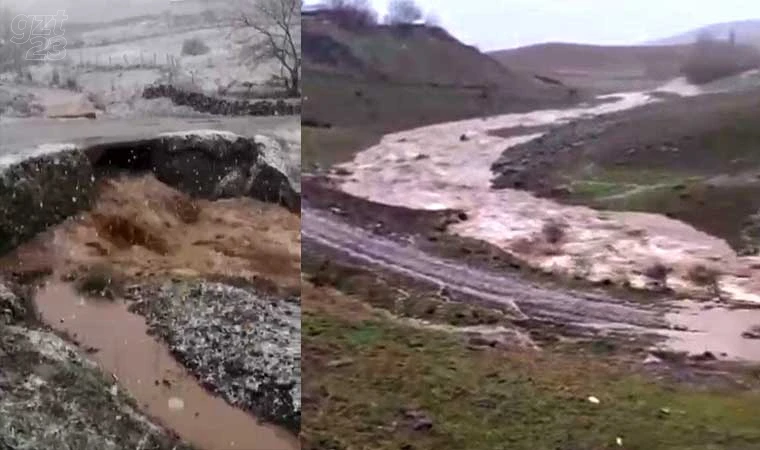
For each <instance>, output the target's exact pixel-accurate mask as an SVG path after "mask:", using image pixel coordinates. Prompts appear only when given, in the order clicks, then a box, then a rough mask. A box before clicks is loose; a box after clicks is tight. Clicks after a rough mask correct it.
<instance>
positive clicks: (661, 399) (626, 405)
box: [303, 300, 760, 450]
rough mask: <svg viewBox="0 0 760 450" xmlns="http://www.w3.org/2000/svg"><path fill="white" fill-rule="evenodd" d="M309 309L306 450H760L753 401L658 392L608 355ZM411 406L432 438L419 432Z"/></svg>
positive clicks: (669, 389) (753, 396)
mask: <svg viewBox="0 0 760 450" xmlns="http://www.w3.org/2000/svg"><path fill="white" fill-rule="evenodd" d="M312 301H314V300H312ZM309 309H310V308H308V307H307V310H308V312H307V313H306V314H305V315H304V318H303V329H304V340H303V348H304V351H303V354H304V362H303V364H304V386H305V392H304V398H305V399H306V400H305V403H304V408H305V413H304V441H305V444H306V445H305V446H304V448H305V449H325V450H326V449H370V448H371V449H377V450H384V449H388V450H390V449H394V450H396V449H400V448H408V449H415V450H427V449H430V450H433V449H435V450H439V449H468V450H480V449H482V450H493V449H512V450H520V449H525V450H544V449H546V450H555V449H568V450H569V449H574V450H592V449H593V450H596V449H612V448H620V447H618V446H617V445H616V443H615V442H616V438H617V437H621V438H622V439H623V447H622V448H625V449H642V450H705V449H715V450H717V449H731V450H742V449H747V450H749V449H757V448H760V418H758V417H757V414H756V411H757V404H758V402H759V401H760V395H758V394H757V393H750V392H746V391H742V392H718V391H710V390H706V389H689V388H687V387H679V386H674V385H666V384H662V383H657V382H654V381H652V380H648V379H645V378H643V377H641V376H637V375H631V374H628V373H625V372H624V371H622V370H620V369H618V368H616V367H614V365H608V364H605V363H604V361H603V356H600V354H599V353H600V352H594V353H595V354H589V355H584V354H574V355H571V356H568V355H563V354H557V353H554V352H547V353H545V354H543V355H532V354H524V353H519V352H513V353H506V352H503V351H498V350H492V349H488V350H472V349H469V348H468V347H466V346H465V345H464V344H463V343H462V341H460V340H459V339H456V338H454V337H453V336H451V335H447V334H443V333H438V332H432V331H427V330H418V329H410V328H407V327H404V326H402V325H398V324H396V323H394V322H391V321H388V320H384V319H380V318H377V317H374V318H364V319H350V318H340V317H342V316H338V315H334V314H330V313H325V312H324V311H314V310H309ZM601 353H604V352H601ZM346 358H349V359H348V360H346ZM334 360H340V361H348V362H347V363H345V364H341V365H340V366H337V365H332V366H331V365H329V364H328V363H329V362H330V361H334ZM592 395H593V396H596V397H597V398H599V400H600V404H593V403H591V402H589V401H588V400H587V398H588V397H589V396H592ZM404 408H411V409H416V410H420V411H422V412H423V413H424V414H425V415H427V416H428V417H429V418H430V419H431V420H432V421H433V427H432V429H431V430H429V431H413V430H412V429H411V427H410V426H409V424H408V423H407V421H406V419H405V418H404V416H403V414H402V413H401V412H400V411H401V410H402V409H404Z"/></svg>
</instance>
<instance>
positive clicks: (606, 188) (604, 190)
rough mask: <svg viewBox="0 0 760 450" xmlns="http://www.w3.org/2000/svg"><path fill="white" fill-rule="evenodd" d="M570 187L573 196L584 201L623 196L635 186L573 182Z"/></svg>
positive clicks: (599, 182)
mask: <svg viewBox="0 0 760 450" xmlns="http://www.w3.org/2000/svg"><path fill="white" fill-rule="evenodd" d="M570 187H571V188H572V192H573V196H575V197H578V198H584V199H598V198H602V197H609V196H610V195H618V194H623V193H625V192H627V191H630V190H631V189H634V188H636V186H635V185H630V184H619V183H607V182H603V181H588V180H580V181H574V182H572V183H571V184H570Z"/></svg>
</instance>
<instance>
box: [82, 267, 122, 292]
mask: <svg viewBox="0 0 760 450" xmlns="http://www.w3.org/2000/svg"><path fill="white" fill-rule="evenodd" d="M76 289H77V291H79V292H80V293H82V294H85V295H91V296H94V297H99V298H107V299H111V300H114V299H116V298H118V297H119V296H120V295H121V294H122V293H123V290H124V280H123V279H122V277H121V276H120V275H119V274H117V273H116V272H115V271H114V270H113V269H112V268H111V267H110V266H108V265H105V264H96V265H94V266H92V267H88V268H87V269H86V271H85V272H84V273H83V274H81V275H80V276H79V277H78V279H77V281H76Z"/></svg>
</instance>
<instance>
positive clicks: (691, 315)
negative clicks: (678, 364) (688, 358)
mask: <svg viewBox="0 0 760 450" xmlns="http://www.w3.org/2000/svg"><path fill="white" fill-rule="evenodd" d="M681 307H682V309H681V310H680V311H678V312H677V313H671V314H668V315H667V319H668V321H669V322H670V323H672V324H673V325H676V326H678V327H681V328H684V329H686V331H684V332H680V333H677V334H674V335H673V336H671V339H670V340H669V341H668V346H669V347H670V348H671V349H673V350H675V351H680V352H686V353H689V354H699V353H702V352H706V351H709V352H711V353H713V354H715V355H716V356H718V357H720V358H721V359H728V360H737V361H751V362H760V339H749V338H747V337H745V336H743V334H744V333H745V332H747V331H750V330H751V329H753V328H754V327H758V326H760V309H755V308H753V309H744V308H742V309H738V308H726V307H725V305H716V304H707V303H700V302H694V301H684V302H682V304H681Z"/></svg>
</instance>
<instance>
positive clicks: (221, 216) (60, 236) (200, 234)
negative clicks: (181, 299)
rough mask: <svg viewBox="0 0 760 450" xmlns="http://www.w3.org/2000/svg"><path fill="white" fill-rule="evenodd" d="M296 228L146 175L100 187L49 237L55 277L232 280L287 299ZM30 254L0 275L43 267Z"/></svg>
mask: <svg viewBox="0 0 760 450" xmlns="http://www.w3.org/2000/svg"><path fill="white" fill-rule="evenodd" d="M299 227H300V220H299V218H298V216H297V215H294V214H292V213H289V212H288V211H287V210H285V209H283V208H281V207H279V206H277V205H273V204H269V203H264V202H259V201H256V200H253V199H224V200H217V201H207V200H191V199H190V198H189V197H188V196H186V195H184V194H182V193H180V192H179V191H176V190H174V189H172V188H170V187H168V186H166V185H164V184H162V183H160V182H158V181H157V180H156V179H155V178H154V177H153V176H150V175H149V176H142V177H127V176H125V177H123V178H117V179H105V180H102V181H101V182H100V185H99V187H98V194H97V201H96V202H95V204H94V205H93V208H92V209H91V210H90V211H89V212H86V213H84V214H81V215H80V216H79V217H76V218H74V219H72V220H69V221H67V222H65V223H64V224H62V225H61V226H59V227H56V228H54V229H53V230H51V231H50V233H48V234H50V235H51V236H50V238H51V239H52V240H53V241H54V242H56V245H58V248H59V250H58V252H59V254H60V259H61V262H60V264H61V266H59V269H60V270H61V271H63V272H66V273H72V274H73V275H74V276H76V275H77V272H80V275H84V274H85V273H86V272H87V270H88V268H91V267H93V266H97V265H106V266H110V267H112V268H114V270H116V271H118V272H119V273H121V274H123V275H124V276H126V277H127V278H141V279H150V278H153V277H166V276H175V277H186V278H197V277H211V278H229V279H235V278H238V279H244V280H251V281H253V280H257V281H259V280H260V281H261V282H262V283H263V284H274V285H275V286H278V289H279V290H281V291H282V292H283V293H292V292H298V285H299V283H300V279H299V275H298V274H299V270H300V235H299ZM42 239H43V240H44V238H42ZM34 251H35V250H33V249H32V247H30V246H26V247H21V248H20V249H18V250H17V251H16V252H15V254H16V255H17V259H16V262H15V264H14V265H13V266H6V267H9V268H10V269H11V270H16V271H22V272H23V271H26V270H30V268H32V267H34V266H35V265H40V264H45V263H46V261H45V260H44V259H42V260H41V258H33V257H30V256H27V255H26V254H27V253H29V252H32V253H34ZM47 264H52V262H51V261H48V262H47ZM267 282H268V283H267Z"/></svg>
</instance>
